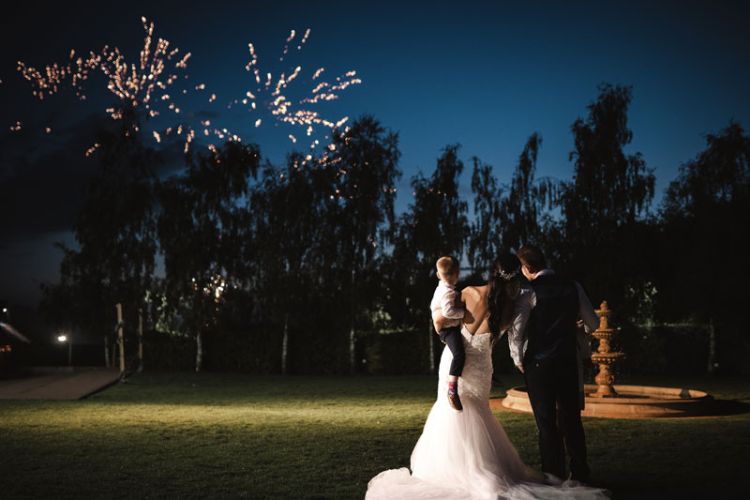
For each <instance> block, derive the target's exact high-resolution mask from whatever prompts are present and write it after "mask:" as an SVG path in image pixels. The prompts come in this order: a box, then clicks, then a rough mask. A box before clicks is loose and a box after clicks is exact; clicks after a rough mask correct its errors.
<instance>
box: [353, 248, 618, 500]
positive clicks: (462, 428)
mask: <svg viewBox="0 0 750 500" xmlns="http://www.w3.org/2000/svg"><path fill="white" fill-rule="evenodd" d="M518 269H519V263H518V260H517V259H516V257H515V256H513V255H510V254H507V255H504V256H501V257H499V258H498V259H496V260H495V262H494V263H493V266H492V269H491V270H490V280H489V283H488V284H487V285H484V286H477V287H467V288H465V289H464V290H462V292H461V298H462V300H463V301H464V302H465V303H466V312H467V314H466V316H465V318H464V323H463V326H462V334H463V338H464V346H465V350H466V363H465V365H464V370H463V373H462V375H461V383H460V384H459V391H460V392H459V394H460V398H461V402H462V403H463V412H457V411H455V410H454V409H453V408H451V407H450V405H449V403H448V400H447V398H446V397H445V394H446V392H447V389H448V387H447V383H448V382H447V380H448V369H449V367H450V363H451V352H450V350H449V349H447V348H444V349H443V354H442V357H441V359H440V369H439V376H438V388H437V395H438V397H437V401H435V404H434V405H433V407H432V410H431V411H430V414H429V416H428V417H427V421H426V422H425V425H424V430H423V431H422V435H421V436H420V438H419V440H418V441H417V444H416V446H415V447H414V451H413V452H412V455H411V473H410V472H409V469H407V468H401V469H390V470H386V471H384V472H381V473H380V474H378V475H377V476H375V477H374V478H372V480H370V482H369V484H368V488H367V494H366V496H365V499H366V500H381V499H382V500H393V499H399V500H400V499H444V500H459V499H460V500H463V499H466V500H469V499H471V500H474V499H497V498H513V499H534V498H544V499H546V498H587V499H588V498H607V495H606V494H605V491H604V490H601V489H597V488H590V487H586V486H583V485H581V484H580V483H574V482H572V481H567V482H565V483H561V482H560V481H559V480H557V479H556V478H554V477H553V476H548V477H545V476H544V475H542V474H540V473H537V472H535V471H533V470H532V469H530V468H529V467H527V466H526V465H525V464H524V463H523V461H522V460H521V457H520V456H519V455H518V452H517V451H516V449H515V448H514V447H513V444H512V443H511V442H510V440H509V439H508V436H507V435H506V434H505V431H504V430H503V427H502V426H501V425H500V423H499V422H498V420H497V419H496V418H495V416H494V415H493V414H492V411H491V410H490V407H489V395H490V388H491V380H492V346H493V344H494V342H495V341H496V340H497V338H498V337H499V332H501V331H504V330H505V329H507V327H508V325H509V324H510V321H511V319H512V315H513V301H514V299H515V297H516V296H517V295H518V290H519V281H518V278H517V274H518ZM436 326H439V325H436Z"/></svg>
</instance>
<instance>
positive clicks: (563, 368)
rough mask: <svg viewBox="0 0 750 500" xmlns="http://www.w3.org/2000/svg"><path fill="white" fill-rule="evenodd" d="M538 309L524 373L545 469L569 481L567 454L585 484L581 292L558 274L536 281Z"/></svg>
mask: <svg viewBox="0 0 750 500" xmlns="http://www.w3.org/2000/svg"><path fill="white" fill-rule="evenodd" d="M531 286H532V288H533V289H534V293H535V295H536V306H535V307H534V308H533V309H532V310H531V315H530V316H529V323H528V326H527V337H528V341H529V344H528V347H527V349H526V355H525V356H524V363H523V365H524V375H525V378H526V386H527V388H528V391H529V400H530V402H531V407H532V409H533V410H534V417H535V419H536V425H537V428H538V430H539V451H540V453H541V457H542V471H544V472H548V473H550V474H554V475H555V476H557V477H559V478H563V479H564V478H565V477H566V475H565V450H566V449H567V451H568V455H569V456H570V472H571V476H572V478H573V479H576V480H579V481H586V480H587V479H588V476H589V467H588V464H587V460H586V438H585V436H584V433H583V425H582V424H581V411H580V406H579V399H578V368H577V364H576V320H577V319H578V292H577V289H576V287H575V283H573V282H572V281H569V280H565V279H563V278H560V277H558V276H557V275H555V274H550V275H544V276H540V277H538V278H536V279H535V280H533V281H532V282H531Z"/></svg>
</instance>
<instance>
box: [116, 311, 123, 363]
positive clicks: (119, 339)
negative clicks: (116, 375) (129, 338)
mask: <svg viewBox="0 0 750 500" xmlns="http://www.w3.org/2000/svg"><path fill="white" fill-rule="evenodd" d="M115 307H116V308H117V344H118V347H119V349H118V350H119V352H120V373H123V372H124V371H125V331H124V330H125V328H124V325H123V321H122V304H120V303H119V302H118V303H117V304H116V305H115Z"/></svg>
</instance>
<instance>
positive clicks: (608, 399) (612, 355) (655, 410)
mask: <svg viewBox="0 0 750 500" xmlns="http://www.w3.org/2000/svg"><path fill="white" fill-rule="evenodd" d="M596 312H597V314H598V315H599V317H600V320H601V321H600V324H599V328H598V329H597V330H596V331H595V332H594V333H593V334H592V335H593V336H594V337H596V338H597V339H599V346H598V349H597V351H596V352H595V353H594V354H592V356H591V360H592V361H593V362H594V363H596V364H597V365H599V372H598V373H597V375H596V377H595V381H596V385H589V384H587V385H585V386H584V393H585V394H586V405H585V409H584V410H583V411H582V412H581V415H582V416H584V417H604V418H656V417H686V416H695V415H706V414H710V412H711V410H712V408H713V406H712V401H713V398H712V397H711V396H710V395H709V394H707V393H705V392H702V391H696V390H694V389H686V388H678V387H651V386H643V385H615V384H614V382H615V376H614V374H613V373H612V371H613V366H614V365H615V364H616V363H617V362H619V361H620V360H621V359H622V358H624V357H625V354H624V353H622V352H616V351H614V352H613V351H612V346H611V344H610V342H611V341H612V339H613V337H614V336H615V334H616V333H617V331H618V330H617V329H616V328H612V327H611V326H610V324H609V316H610V315H611V314H612V311H611V310H610V309H609V305H608V304H607V302H606V301H604V302H602V305H601V307H600V308H599V309H598V310H597V311H596ZM490 407H491V408H493V409H495V410H514V411H521V412H525V413H532V410H531V403H530V402H529V394H528V392H527V390H526V387H513V388H512V389H509V390H508V393H507V395H506V397H505V398H502V399H498V398H495V399H491V400H490Z"/></svg>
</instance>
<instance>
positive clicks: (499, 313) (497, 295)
mask: <svg viewBox="0 0 750 500" xmlns="http://www.w3.org/2000/svg"><path fill="white" fill-rule="evenodd" d="M520 269H521V263H520V262H519V261H518V258H517V257H516V256H515V255H513V254H512V253H510V252H505V253H502V254H500V255H499V256H498V257H497V258H496V259H495V261H494V262H493V263H492V267H490V279H489V282H488V285H489V287H490V290H489V293H488V294H487V306H488V309H487V310H488V311H489V324H490V332H492V342H494V341H495V340H497V338H498V337H499V336H500V329H501V328H502V327H503V326H505V325H508V323H510V319H511V316H512V315H513V302H514V301H515V298H516V296H517V295H518V287H519V283H520V282H519V276H518V273H519V270H520Z"/></svg>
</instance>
